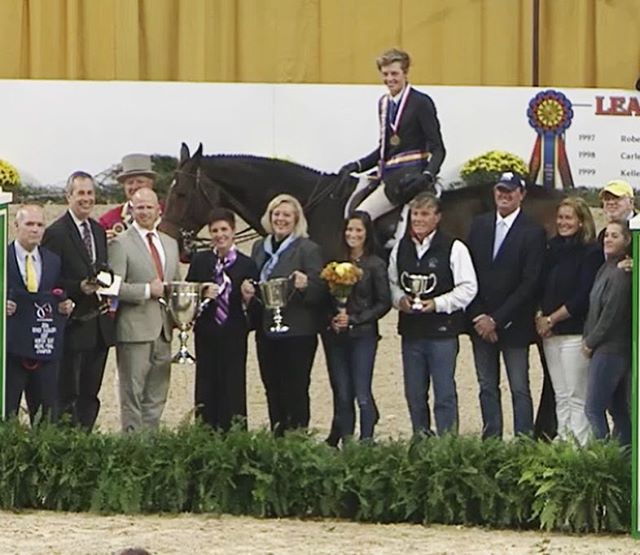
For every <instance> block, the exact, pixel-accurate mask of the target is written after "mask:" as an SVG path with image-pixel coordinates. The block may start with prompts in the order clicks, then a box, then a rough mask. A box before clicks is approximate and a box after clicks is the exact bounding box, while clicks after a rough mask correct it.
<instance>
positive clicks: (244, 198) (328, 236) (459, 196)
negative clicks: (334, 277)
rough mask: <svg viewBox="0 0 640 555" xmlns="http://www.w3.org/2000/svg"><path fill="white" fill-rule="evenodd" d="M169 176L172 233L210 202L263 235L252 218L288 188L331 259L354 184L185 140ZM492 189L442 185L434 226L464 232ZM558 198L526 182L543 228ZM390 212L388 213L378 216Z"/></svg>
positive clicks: (191, 223) (489, 204)
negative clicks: (208, 152) (193, 147)
mask: <svg viewBox="0 0 640 555" xmlns="http://www.w3.org/2000/svg"><path fill="white" fill-rule="evenodd" d="M175 176H176V177H175V180H174V183H173V185H172V186H171V189H170V191H169V196H168V197H167V200H166V208H165V212H164V215H163V217H162V224H161V227H162V229H163V230H164V231H166V232H167V233H169V234H170V235H173V236H174V237H179V235H180V232H181V231H182V232H191V233H197V232H198V231H199V230H200V229H201V228H202V227H203V226H205V225H206V224H207V223H208V221H207V217H208V214H209V212H210V210H211V208H212V207H214V206H223V207H226V208H229V209H231V210H233V211H234V212H236V213H237V214H238V215H239V216H240V217H241V218H242V219H243V220H244V221H246V222H247V223H248V224H249V225H250V226H251V227H252V228H253V229H255V230H256V231H257V232H258V233H260V234H261V235H264V229H263V228H262V225H261V224H260V218H261V217H262V214H263V213H264V211H265V209H266V207H267V204H268V202H269V201H270V200H271V199H272V198H273V197H274V196H275V195H277V194H279V193H289V194H291V195H293V196H294V197H296V198H297V199H298V200H299V201H300V203H301V204H302V206H303V208H304V211H305V215H306V217H307V220H308V222H309V236H310V237H311V239H313V240H314V241H315V242H316V243H318V244H319V245H320V246H321V247H322V249H323V252H324V255H325V257H326V258H327V259H328V260H331V259H334V258H336V257H337V256H338V255H339V245H340V231H341V228H342V222H343V214H344V207H345V204H346V202H347V200H348V199H349V197H350V196H351V193H352V192H353V190H354V187H355V185H356V180H355V179H354V178H350V177H341V176H339V175H336V174H326V173H322V172H319V171H317V170H314V169H311V168H307V167H305V166H301V165H298V164H294V163H291V162H286V161H283V160H277V159H272V158H262V157H258V156H246V155H218V156H203V154H202V145H200V146H199V147H198V150H197V151H196V152H195V153H194V154H193V156H191V155H190V153H189V149H188V147H187V146H186V145H185V144H183V145H182V148H181V153H180V163H179V165H178V169H177V170H176V174H175ZM492 189H493V187H492V186H491V185H487V186H477V187H469V188H461V189H455V190H451V191H445V192H443V194H442V198H441V203H442V221H441V227H442V229H444V230H445V231H447V232H448V233H450V234H451V235H453V236H455V237H459V238H465V237H466V236H467V232H468V229H469V225H470V223H471V220H472V218H473V217H474V216H475V215H477V214H480V213H482V212H486V211H489V210H492V209H493V206H494V205H493V192H492ZM561 198H563V195H562V194H561V193H560V192H557V191H553V190H548V189H544V188H543V187H539V186H533V187H529V188H528V191H527V196H526V198H525V203H524V209H525V211H527V212H529V213H530V214H531V215H532V216H533V217H534V218H535V219H536V220H537V221H538V222H540V223H541V224H543V225H544V226H545V228H546V229H547V232H548V233H550V232H551V231H552V230H553V229H555V211H556V206H557V204H558V203H559V202H560V199H561ZM396 217H397V214H389V215H387V216H384V217H383V218H388V219H395V218H396ZM383 225H384V222H383Z"/></svg>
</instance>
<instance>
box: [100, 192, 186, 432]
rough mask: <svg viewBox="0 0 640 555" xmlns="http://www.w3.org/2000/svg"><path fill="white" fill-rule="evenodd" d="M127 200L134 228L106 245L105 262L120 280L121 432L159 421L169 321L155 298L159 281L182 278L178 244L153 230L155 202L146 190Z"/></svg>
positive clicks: (164, 390) (165, 384)
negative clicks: (107, 260)
mask: <svg viewBox="0 0 640 555" xmlns="http://www.w3.org/2000/svg"><path fill="white" fill-rule="evenodd" d="M131 200H132V205H133V219H134V223H133V225H132V226H131V227H130V228H129V229H127V231H125V232H124V233H122V234H120V235H119V236H118V237H117V238H116V239H115V240H114V241H112V242H111V244H110V245H109V262H110V264H111V267H112V268H113V271H114V273H115V274H116V275H118V276H120V277H121V278H122V284H121V286H120V293H119V306H118V312H117V315H116V355H117V361H118V376H119V379H120V413H121V418H122V430H123V431H125V432H129V431H133V430H137V429H139V428H141V427H146V428H157V427H158V424H159V422H160V417H161V415H162V411H163V410H164V405H165V402H166V400H167V392H168V390H169V378H170V373H171V322H170V320H169V316H168V315H167V314H166V313H165V310H164V307H163V306H162V305H161V304H160V302H159V301H158V299H159V298H161V297H162V294H163V289H164V286H163V282H165V281H166V282H169V281H176V280H179V279H180V275H179V254H178V244H177V242H176V241H175V239H172V238H171V237H169V236H168V235H165V234H164V233H161V232H159V231H158V230H157V229H156V228H157V224H158V216H159V214H160V206H159V204H158V197H157V196H156V194H155V193H154V192H153V190H151V189H147V188H145V189H140V190H138V191H136V193H135V194H134V195H133V197H132V199H131Z"/></svg>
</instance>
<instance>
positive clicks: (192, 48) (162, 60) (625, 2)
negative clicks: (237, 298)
mask: <svg viewBox="0 0 640 555" xmlns="http://www.w3.org/2000/svg"><path fill="white" fill-rule="evenodd" d="M534 1H535V0H2V1H1V2H0V78H8V79H29V78H32V79H95V80H102V79H124V80H166V81H176V80H177V81H235V82H282V83H291V82H295V83H374V82H377V80H378V79H377V73H376V68H375V63H374V60H375V57H376V56H377V55H378V54H379V53H380V52H381V51H383V50H385V49H387V48H389V47H390V46H399V47H401V48H404V49H406V50H407V51H409V52H410V53H411V55H412V57H413V67H412V70H411V79H412V81H413V82H415V83H430V84H436V85H531V84H532V83H531V76H532V67H533V66H532V56H533V49H532V36H533V35H532V24H533V15H532V14H533V5H534ZM539 3H540V35H539V36H540V50H539V53H540V56H539V71H540V85H542V86H547V85H554V86H583V87H588V86H600V87H623V88H629V87H631V86H632V85H633V83H635V81H636V79H637V77H638V74H639V73H640V38H638V37H639V36H640V33H638V29H640V1H639V0H560V1H559V0H539Z"/></svg>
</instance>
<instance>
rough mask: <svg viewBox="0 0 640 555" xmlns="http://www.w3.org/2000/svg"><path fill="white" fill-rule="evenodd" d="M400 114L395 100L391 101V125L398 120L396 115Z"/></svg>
mask: <svg viewBox="0 0 640 555" xmlns="http://www.w3.org/2000/svg"><path fill="white" fill-rule="evenodd" d="M397 113H398V104H396V102H395V101H394V100H389V121H390V122H391V123H393V122H394V120H395V119H396V114H397Z"/></svg>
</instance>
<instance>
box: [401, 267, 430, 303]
mask: <svg viewBox="0 0 640 555" xmlns="http://www.w3.org/2000/svg"><path fill="white" fill-rule="evenodd" d="M400 285H401V287H402V289H404V290H405V292H406V293H407V294H409V295H411V296H412V297H413V300H412V303H411V310H413V311H415V312H422V298H421V296H422V295H428V294H429V293H431V292H432V291H433V290H434V289H435V288H436V285H438V278H437V276H436V275H435V274H410V273H408V272H402V274H400Z"/></svg>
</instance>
